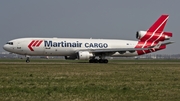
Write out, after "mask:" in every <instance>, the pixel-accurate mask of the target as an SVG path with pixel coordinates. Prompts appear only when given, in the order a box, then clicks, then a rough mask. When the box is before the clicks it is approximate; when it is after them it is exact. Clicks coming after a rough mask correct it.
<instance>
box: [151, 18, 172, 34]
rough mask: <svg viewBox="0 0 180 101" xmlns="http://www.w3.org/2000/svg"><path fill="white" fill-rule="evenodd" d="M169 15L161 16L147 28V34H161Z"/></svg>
mask: <svg viewBox="0 0 180 101" xmlns="http://www.w3.org/2000/svg"><path fill="white" fill-rule="evenodd" d="M168 18H169V15H161V16H160V17H159V19H158V20H157V21H156V22H155V23H154V24H153V25H152V26H151V27H150V28H149V30H148V32H154V31H156V32H162V31H163V30H164V27H165V25H166V22H167V20H168Z"/></svg>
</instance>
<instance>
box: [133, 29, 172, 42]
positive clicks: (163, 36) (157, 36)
mask: <svg viewBox="0 0 180 101" xmlns="http://www.w3.org/2000/svg"><path fill="white" fill-rule="evenodd" d="M152 34H153V36H152ZM145 35H146V37H144V36H145ZM143 37H144V38H143ZM150 37H151V38H150ZM171 37H172V33H171V32H156V33H153V32H147V31H137V33H136V38H137V39H139V40H141V41H146V40H147V39H149V38H150V40H152V41H154V40H157V41H164V40H169V39H170V38H171Z"/></svg>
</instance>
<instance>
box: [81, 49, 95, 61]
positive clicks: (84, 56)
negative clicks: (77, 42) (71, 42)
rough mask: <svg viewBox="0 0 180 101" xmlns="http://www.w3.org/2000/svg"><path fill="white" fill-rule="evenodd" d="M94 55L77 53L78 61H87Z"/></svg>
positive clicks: (82, 52)
mask: <svg viewBox="0 0 180 101" xmlns="http://www.w3.org/2000/svg"><path fill="white" fill-rule="evenodd" d="M93 56H94V55H93V54H92V53H89V52H88V51H79V52H78V59H79V60H87V59H90V58H91V57H93Z"/></svg>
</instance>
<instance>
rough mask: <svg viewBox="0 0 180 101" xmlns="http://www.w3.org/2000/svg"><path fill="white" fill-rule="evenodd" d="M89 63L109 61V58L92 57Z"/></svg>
mask: <svg viewBox="0 0 180 101" xmlns="http://www.w3.org/2000/svg"><path fill="white" fill-rule="evenodd" d="M89 63H108V60H107V59H99V60H98V59H90V60H89Z"/></svg>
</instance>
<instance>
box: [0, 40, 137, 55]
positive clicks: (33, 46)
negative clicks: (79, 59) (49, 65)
mask: <svg viewBox="0 0 180 101" xmlns="http://www.w3.org/2000/svg"><path fill="white" fill-rule="evenodd" d="M9 42H12V43H13V44H6V45H4V47H3V48H4V49H5V50H7V51H9V52H12V53H16V54H21V55H30V56H71V55H75V54H77V52H78V51H92V50H96V49H103V50H111V49H115V48H118V49H122V50H123V48H124V49H127V48H135V46H136V45H137V43H138V41H131V40H116V39H113V40H111V39H75V38H19V39H15V40H11V41H9ZM136 55H138V54H137V52H136V51H134V52H129V51H124V52H122V53H121V52H114V53H113V52H112V53H109V56H136Z"/></svg>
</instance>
